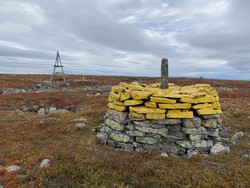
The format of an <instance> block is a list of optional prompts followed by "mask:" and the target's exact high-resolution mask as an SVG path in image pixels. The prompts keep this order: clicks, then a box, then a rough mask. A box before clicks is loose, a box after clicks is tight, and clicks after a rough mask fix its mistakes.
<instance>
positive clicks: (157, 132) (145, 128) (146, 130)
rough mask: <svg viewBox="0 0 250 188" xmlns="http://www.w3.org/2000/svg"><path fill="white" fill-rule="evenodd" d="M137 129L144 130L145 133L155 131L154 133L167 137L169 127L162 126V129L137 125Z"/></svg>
mask: <svg viewBox="0 0 250 188" xmlns="http://www.w3.org/2000/svg"><path fill="white" fill-rule="evenodd" d="M135 128H136V129H137V130H139V131H141V132H144V133H153V134H159V135H161V136H163V137H166V136H167V135H168V129H167V128H162V129H153V128H149V127H140V126H136V127H135Z"/></svg>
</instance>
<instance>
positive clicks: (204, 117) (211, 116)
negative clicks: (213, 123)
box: [201, 114, 222, 119]
mask: <svg viewBox="0 0 250 188" xmlns="http://www.w3.org/2000/svg"><path fill="white" fill-rule="evenodd" d="M201 117H202V119H215V118H220V117H222V115H220V114H214V115H203V116H201Z"/></svg>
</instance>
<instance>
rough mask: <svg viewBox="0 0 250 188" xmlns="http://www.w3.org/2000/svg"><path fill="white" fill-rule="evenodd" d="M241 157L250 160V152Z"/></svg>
mask: <svg viewBox="0 0 250 188" xmlns="http://www.w3.org/2000/svg"><path fill="white" fill-rule="evenodd" d="M242 157H244V158H250V152H249V153H245V154H243V155H242Z"/></svg>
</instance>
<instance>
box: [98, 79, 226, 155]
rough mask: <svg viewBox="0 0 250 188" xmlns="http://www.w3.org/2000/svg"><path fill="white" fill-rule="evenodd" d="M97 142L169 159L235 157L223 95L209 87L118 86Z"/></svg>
mask: <svg viewBox="0 0 250 188" xmlns="http://www.w3.org/2000/svg"><path fill="white" fill-rule="evenodd" d="M108 102H109V103H108V110H107V113H106V115H105V117H104V123H103V124H102V126H101V128H100V132H99V133H98V134H97V139H98V140H99V141H100V142H102V143H105V144H107V145H108V146H110V147H113V148H122V149H126V150H136V151H143V150H162V151H164V152H166V153H168V154H173V155H178V156H187V155H188V154H189V153H192V152H196V153H207V154H213V153H215V152H214V151H216V149H219V151H218V152H217V153H216V154H220V152H221V153H225V151H226V152H229V148H228V147H227V146H226V144H225V143H223V140H225V139H224V138H223V135H225V134H226V129H225V128H224V127H223V126H222V119H221V116H222V111H221V109H220V104H219V96H218V94H217V93H216V91H215V90H214V89H213V88H212V87H211V86H210V85H209V84H196V85H190V86H184V87H180V86H176V85H174V84H172V83H169V87H168V88H166V89H162V88H161V84H159V83H156V84H151V85H147V84H139V83H138V82H132V83H131V84H127V83H120V84H119V85H117V86H113V87H112V90H111V92H110V93H109V98H108Z"/></svg>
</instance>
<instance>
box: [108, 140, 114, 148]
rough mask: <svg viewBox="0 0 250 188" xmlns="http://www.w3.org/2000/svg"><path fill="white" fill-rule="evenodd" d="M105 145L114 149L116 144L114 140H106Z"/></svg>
mask: <svg viewBox="0 0 250 188" xmlns="http://www.w3.org/2000/svg"><path fill="white" fill-rule="evenodd" d="M107 145H108V146H109V147H111V148H116V142H115V141H114V140H108V141H107Z"/></svg>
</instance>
